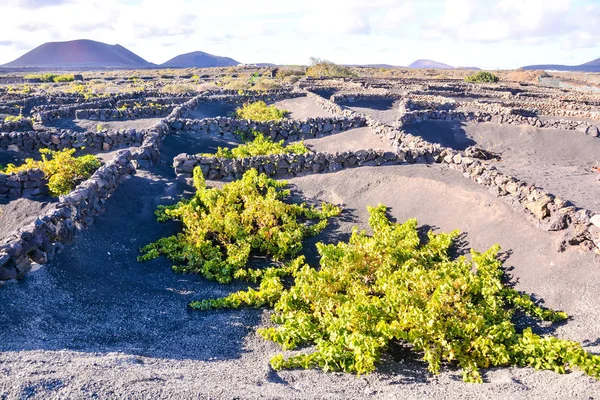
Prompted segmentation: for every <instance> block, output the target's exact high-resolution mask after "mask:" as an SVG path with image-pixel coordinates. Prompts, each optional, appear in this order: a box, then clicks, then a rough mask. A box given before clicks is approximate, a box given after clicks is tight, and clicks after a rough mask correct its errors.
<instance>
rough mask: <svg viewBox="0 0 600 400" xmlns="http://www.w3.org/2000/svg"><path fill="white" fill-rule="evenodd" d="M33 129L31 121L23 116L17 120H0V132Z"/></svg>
mask: <svg viewBox="0 0 600 400" xmlns="http://www.w3.org/2000/svg"><path fill="white" fill-rule="evenodd" d="M32 129H33V121H31V119H29V118H23V119H20V120H18V121H10V122H0V132H13V131H30V130H32Z"/></svg>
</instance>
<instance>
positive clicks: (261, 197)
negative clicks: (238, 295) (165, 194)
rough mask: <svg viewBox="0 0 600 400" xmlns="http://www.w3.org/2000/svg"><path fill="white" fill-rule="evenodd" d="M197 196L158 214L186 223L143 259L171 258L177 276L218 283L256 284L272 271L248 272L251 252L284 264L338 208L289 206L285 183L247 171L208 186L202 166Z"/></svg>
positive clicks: (147, 250) (196, 180)
mask: <svg viewBox="0 0 600 400" xmlns="http://www.w3.org/2000/svg"><path fill="white" fill-rule="evenodd" d="M193 179H194V186H195V188H196V193H195V195H194V197H192V198H191V199H190V200H186V201H181V202H179V203H177V204H175V205H172V206H162V207H159V209H158V210H157V211H156V215H157V217H158V220H159V221H166V220H168V219H174V220H179V221H181V222H182V223H183V227H184V228H183V232H182V233H179V234H177V235H174V236H169V237H165V238H162V239H159V240H158V241H156V242H155V243H151V244H149V245H147V246H145V247H144V248H143V249H142V250H141V251H142V255H141V256H140V257H139V258H138V259H139V260H140V261H146V260H150V259H153V258H156V257H158V256H160V255H161V254H163V255H165V256H167V257H168V258H170V259H171V260H173V261H174V262H175V263H176V264H177V265H176V266H174V267H173V268H174V270H175V271H176V272H193V273H198V274H201V275H203V276H204V277H206V278H208V279H214V280H217V281H219V282H223V283H226V282H230V281H231V280H232V279H234V278H236V279H248V280H254V281H256V280H258V279H259V278H260V277H261V276H262V274H263V273H267V272H268V273H269V274H271V273H273V272H269V271H272V269H264V270H254V269H249V268H245V267H246V263H247V262H248V259H249V257H250V256H251V255H252V254H264V255H268V256H271V257H272V258H273V259H274V260H275V261H282V260H285V259H287V258H289V257H291V256H294V255H295V254H296V253H298V251H300V250H301V249H302V240H303V239H304V238H306V237H309V236H313V235H316V234H317V233H319V232H321V231H322V230H323V229H324V228H325V227H326V226H327V222H328V218H330V217H332V216H335V215H338V214H339V213H340V209H339V208H338V207H336V206H333V205H330V204H326V203H323V204H322V206H321V209H317V208H315V207H308V206H306V205H305V204H287V203H284V202H283V201H282V199H283V198H285V197H286V196H288V195H289V190H286V189H284V187H285V185H286V183H285V182H278V181H276V180H274V179H270V178H268V177H267V176H266V175H265V174H259V173H258V172H257V171H256V170H255V169H252V170H249V171H247V172H246V173H245V174H244V175H243V177H242V179H240V180H237V181H234V182H231V183H228V184H226V185H224V186H223V187H222V188H221V189H218V188H212V189H211V188H207V187H206V181H205V180H204V177H203V176H202V171H201V170H200V168H196V169H194V175H193Z"/></svg>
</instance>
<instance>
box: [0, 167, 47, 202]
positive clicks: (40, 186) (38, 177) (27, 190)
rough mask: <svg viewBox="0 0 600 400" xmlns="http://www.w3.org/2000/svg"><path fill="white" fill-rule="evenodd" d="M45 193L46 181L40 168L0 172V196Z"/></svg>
mask: <svg viewBox="0 0 600 400" xmlns="http://www.w3.org/2000/svg"><path fill="white" fill-rule="evenodd" d="M45 194H48V182H47V180H46V178H45V177H44V172H43V171H42V170H40V169H31V170H29V171H21V172H19V173H11V174H4V173H2V172H0V197H3V198H9V199H16V198H19V197H35V196H40V195H45Z"/></svg>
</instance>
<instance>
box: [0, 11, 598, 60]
mask: <svg viewBox="0 0 600 400" xmlns="http://www.w3.org/2000/svg"><path fill="white" fill-rule="evenodd" d="M0 15H2V19H3V24H2V25H1V26H0V64H2V63H5V62H9V61H12V60H13V59H15V58H17V57H18V56H20V55H22V54H23V53H25V52H26V51H28V50H30V49H32V48H34V47H36V46H38V45H40V44H42V43H44V42H47V41H62V40H73V39H93V40H98V41H102V42H106V43H109V44H115V43H118V44H121V45H123V46H125V47H127V48H128V49H130V50H131V51H133V52H135V53H137V54H138V55H140V56H142V57H143V58H145V59H146V60H148V61H151V62H155V63H162V62H164V61H167V60H168V59H170V58H172V57H174V56H176V55H178V54H182V53H186V52H191V51H196V50H201V51H206V52H209V53H212V54H216V55H224V56H229V57H233V58H235V59H236V60H238V61H240V62H246V63H252V62H273V63H281V64H306V63H307V62H308V59H309V57H311V56H315V57H321V58H326V59H329V60H331V61H334V62H337V63H348V64H350V63H352V64H359V63H360V64H367V63H369V64H375V63H385V64H393V65H407V64H409V63H411V62H412V61H414V60H416V59H420V58H427V59H433V60H436V61H440V62H444V63H447V64H450V65H453V66H477V67H481V68H486V69H496V68H517V67H520V66H523V65H528V64H541V63H562V64H581V63H583V62H587V61H591V60H593V59H596V58H599V57H600V41H599V40H598V39H599V38H600V33H598V27H599V26H600V0H500V1H486V0H483V1H482V0H421V1H419V0H407V1H397V0H343V1H342V0H302V1H291V0H276V1H272V0H253V1H237V0H235V1H234V0H202V1H198V0H128V1H126V0H125V1H124V0H87V1H81V0H2V2H1V4H0Z"/></svg>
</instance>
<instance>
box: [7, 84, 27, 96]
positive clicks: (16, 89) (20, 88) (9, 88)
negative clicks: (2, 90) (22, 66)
mask: <svg viewBox="0 0 600 400" xmlns="http://www.w3.org/2000/svg"><path fill="white" fill-rule="evenodd" d="M6 89H7V92H8V93H20V94H29V93H31V92H32V91H33V90H32V89H31V86H29V85H23V86H19V85H17V86H7V87H6Z"/></svg>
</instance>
